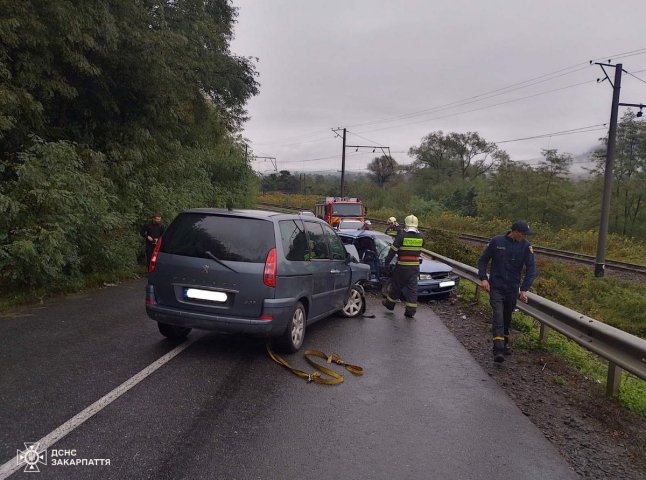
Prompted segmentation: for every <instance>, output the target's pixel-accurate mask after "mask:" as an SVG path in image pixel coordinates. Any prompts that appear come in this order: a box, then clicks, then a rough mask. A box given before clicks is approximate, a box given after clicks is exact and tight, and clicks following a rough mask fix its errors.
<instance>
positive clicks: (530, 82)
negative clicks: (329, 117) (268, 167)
mask: <svg viewBox="0 0 646 480" xmlns="http://www.w3.org/2000/svg"><path fill="white" fill-rule="evenodd" d="M643 54H646V48H641V49H636V50H631V51H627V52H620V53H616V54H614V55H608V56H604V57H598V60H602V59H605V58H612V57H614V58H615V59H618V58H627V57H632V56H636V55H643ZM588 66H589V65H588V64H587V63H578V64H574V65H571V66H569V67H565V68H562V69H559V70H556V71H553V72H550V73H546V74H543V75H540V76H537V77H533V78H530V79H527V80H524V81H521V82H516V83H513V84H510V85H507V86H505V87H500V88H498V89H495V90H491V91H489V92H485V93H482V94H478V95H475V96H471V97H467V98H465V99H462V100H456V101H454V102H450V103H447V104H444V105H440V106H436V107H430V108H428V109H424V110H420V111H416V112H411V113H407V114H402V115H398V116H393V117H389V118H386V119H381V120H373V121H370V122H363V123H358V124H353V125H349V127H353V128H354V127H357V126H367V125H372V124H378V123H383V122H391V123H392V122H396V121H400V120H406V119H408V118H414V117H416V116H421V115H428V114H430V113H437V112H440V111H443V110H448V109H450V108H457V107H461V106H466V105H469V104H472V103H477V102H480V101H484V100H487V99H490V98H494V97H497V96H500V95H504V94H508V93H511V92H513V91H516V90H520V89H523V88H528V87H531V86H534V85H537V84H540V83H544V82H547V81H550V80H554V79H556V78H560V77H563V76H565V75H569V74H572V73H576V72H578V71H581V70H583V69H584V68H587V67H588ZM642 71H646V70H638V71H636V72H634V73H640V72H642ZM627 73H628V72H627ZM634 73H629V74H630V75H631V76H633V77H634V78H636V79H638V80H640V81H642V82H644V83H646V81H644V80H643V79H641V78H639V77H637V76H636V75H634ZM588 83H592V82H591V81H586V82H580V83H576V84H572V85H567V86H564V87H560V88H556V89H552V90H547V91H544V92H539V93H536V94H532V95H527V96H523V97H518V98H514V99H511V100H507V101H504V102H498V103H494V104H491V105H485V106H482V107H478V108H475V109H470V110H466V111H460V112H455V113H450V114H447V115H441V116H436V117H432V118H426V119H422V120H417V121H414V122H407V123H403V124H399V125H391V126H387V127H382V128H377V129H369V130H365V131H362V132H361V133H366V132H374V131H380V130H387V129H392V128H399V127H403V126H407V125H411V124H417V123H423V122H427V121H432V120H438V119H443V118H448V117H451V116H457V115H462V114H465V113H471V112H475V111H479V110H483V109H488V108H493V107H496V106H500V105H505V104H509V103H513V102H517V101H520V100H524V99H527V98H533V97H537V96H541V95H546V94H549V93H553V92H556V91H560V90H565V89H568V88H574V87H578V86H581V85H584V84H588ZM597 129H599V128H596V129H592V130H584V129H576V131H573V132H555V133H553V134H551V135H550V134H546V135H538V136H533V137H526V139H534V138H542V137H547V136H560V135H566V134H570V133H585V132H587V131H594V130H597ZM321 133H322V132H319V131H315V132H311V133H308V134H302V135H296V136H292V137H286V139H297V138H307V137H309V136H313V135H320V134H321ZM326 133H327V132H326ZM349 133H351V134H352V135H356V136H358V137H359V138H363V139H364V140H367V141H370V142H373V143H380V142H376V141H374V140H371V139H368V138H367V137H365V136H362V135H361V134H360V133H358V132H354V131H351V132H350V131H349ZM328 135H329V134H328ZM328 139H329V136H327V135H326V137H324V138H313V139H311V140H303V141H299V142H293V143H288V144H281V141H284V140H281V141H276V142H265V143H260V144H259V145H272V144H274V145H277V144H280V145H282V146H292V145H300V144H304V143H313V142H319V141H325V140H328ZM520 140H521V139H515V140H507V141H502V142H497V143H507V142H512V141H520ZM381 145H382V144H381ZM392 153H406V152H392ZM336 157H337V155H331V156H326V157H319V158H313V159H305V160H294V161H287V162H281V163H298V162H311V161H320V160H327V159H331V158H336Z"/></svg>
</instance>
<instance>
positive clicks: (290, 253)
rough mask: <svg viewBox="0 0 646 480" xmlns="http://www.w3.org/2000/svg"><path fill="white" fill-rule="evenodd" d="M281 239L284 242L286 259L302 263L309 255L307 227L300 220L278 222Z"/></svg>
mask: <svg viewBox="0 0 646 480" xmlns="http://www.w3.org/2000/svg"><path fill="white" fill-rule="evenodd" d="M278 226H279V228H280V237H281V240H282V241H283V251H284V252H285V258H286V259H287V260H290V261H292V262H302V261H304V260H305V255H306V254H307V253H308V250H309V249H308V248H307V236H306V235H305V227H303V222H301V221H300V220H281V221H279V222H278Z"/></svg>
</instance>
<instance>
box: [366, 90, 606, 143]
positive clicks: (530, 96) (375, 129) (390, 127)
mask: <svg viewBox="0 0 646 480" xmlns="http://www.w3.org/2000/svg"><path fill="white" fill-rule="evenodd" d="M589 83H596V82H595V81H593V80H586V81H585V82H580V83H575V84H572V85H567V86H565V87H560V88H555V89H552V90H546V91H544V92H539V93H535V94H532V95H526V96H524V97H518V98H513V99H511V100H506V101H504V102H499V103H494V104H493V105H485V106H483V107H478V108H474V109H471V110H465V111H462V112H456V113H449V114H447V115H441V116H439V117H431V118H425V119H422V120H416V121H414V122H407V123H403V124H400V125H392V126H389V127H381V128H374V129H371V130H366V132H377V131H380V130H389V129H392V128H400V127H405V126H407V125H414V124H417V123H424V122H429V121H432V120H439V119H442V118H448V117H454V116H456V115H463V114H465V113H472V112H477V111H480V110H485V109H487V108H493V107H497V106H499V105H506V104H508V103H513V102H518V101H520V100H525V99H527V98H533V97H539V96H541V95H547V94H548V93H553V92H558V91H560V90H566V89H568V88H574V87H578V86H581V85H585V84H589ZM362 133H363V132H362Z"/></svg>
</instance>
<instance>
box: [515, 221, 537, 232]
mask: <svg viewBox="0 0 646 480" xmlns="http://www.w3.org/2000/svg"><path fill="white" fill-rule="evenodd" d="M511 229H512V231H514V230H515V231H517V232H520V233H524V234H525V235H534V233H536V232H534V230H532V229H531V228H529V225H527V222H526V221H525V220H516V221H515V222H514V223H513V224H512V225H511Z"/></svg>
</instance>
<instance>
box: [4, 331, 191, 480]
mask: <svg viewBox="0 0 646 480" xmlns="http://www.w3.org/2000/svg"><path fill="white" fill-rule="evenodd" d="M195 340H197V338H192V339H189V340H186V341H185V342H184V343H182V344H181V345H178V346H177V347H175V348H174V349H173V350H171V351H170V352H168V353H167V354H166V355H164V356H163V357H160V358H159V359H157V360H156V361H155V362H153V363H151V364H150V365H148V366H147V367H146V368H144V369H143V370H142V371H140V372H139V373H137V374H136V375H134V376H133V377H131V378H130V379H128V380H126V381H125V382H123V383H122V384H121V385H119V386H118V387H117V388H115V389H114V390H112V391H111V392H110V393H107V394H106V395H104V396H103V397H101V398H100V399H99V400H97V401H96V402H94V403H93V404H92V405H90V406H89V407H87V408H86V409H85V410H83V411H82V412H80V413H77V414H76V415H75V416H73V417H72V418H71V419H69V420H68V421H67V422H65V423H64V424H63V425H61V426H60V427H58V428H57V429H56V430H54V431H52V432H51V433H49V434H48V435H45V436H44V437H43V438H41V439H40V440H38V441H37V442H38V443H39V446H40V448H41V449H46V448H49V447H51V446H52V445H54V444H55V443H56V442H58V441H59V440H60V439H61V438H63V437H65V436H66V435H67V434H68V433H70V432H71V431H72V430H74V429H75V428H77V427H78V426H80V425H82V424H83V423H84V422H85V421H86V420H88V419H89V418H90V417H92V416H94V415H95V414H97V413H99V412H100V411H101V410H103V409H104V408H105V407H107V406H108V405H110V404H111V403H112V402H114V401H115V400H116V399H117V398H119V397H120V396H121V395H123V394H124V393H126V392H127V391H128V390H130V389H131V388H132V387H134V386H135V385H137V384H138V383H139V382H141V381H142V380H144V379H145V378H146V377H148V376H150V375H151V374H152V373H154V372H155V371H156V370H158V369H159V368H161V367H162V366H164V365H165V364H166V363H168V362H170V361H171V360H172V359H173V358H174V357H176V356H177V355H179V354H180V353H182V351H184V350H186V348H188V347H189V346H191V344H193V342H195ZM25 440H28V439H23V441H25ZM29 441H31V440H29ZM16 445H17V446H18V447H19V446H22V443H16ZM23 466H24V465H19V464H18V462H17V461H16V457H13V458H12V459H11V460H9V461H8V462H6V463H5V464H4V465H2V466H0V480H4V479H5V478H7V477H8V476H9V475H13V474H14V473H15V472H16V471H18V470H19V469H21V468H22V467H23Z"/></svg>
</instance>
